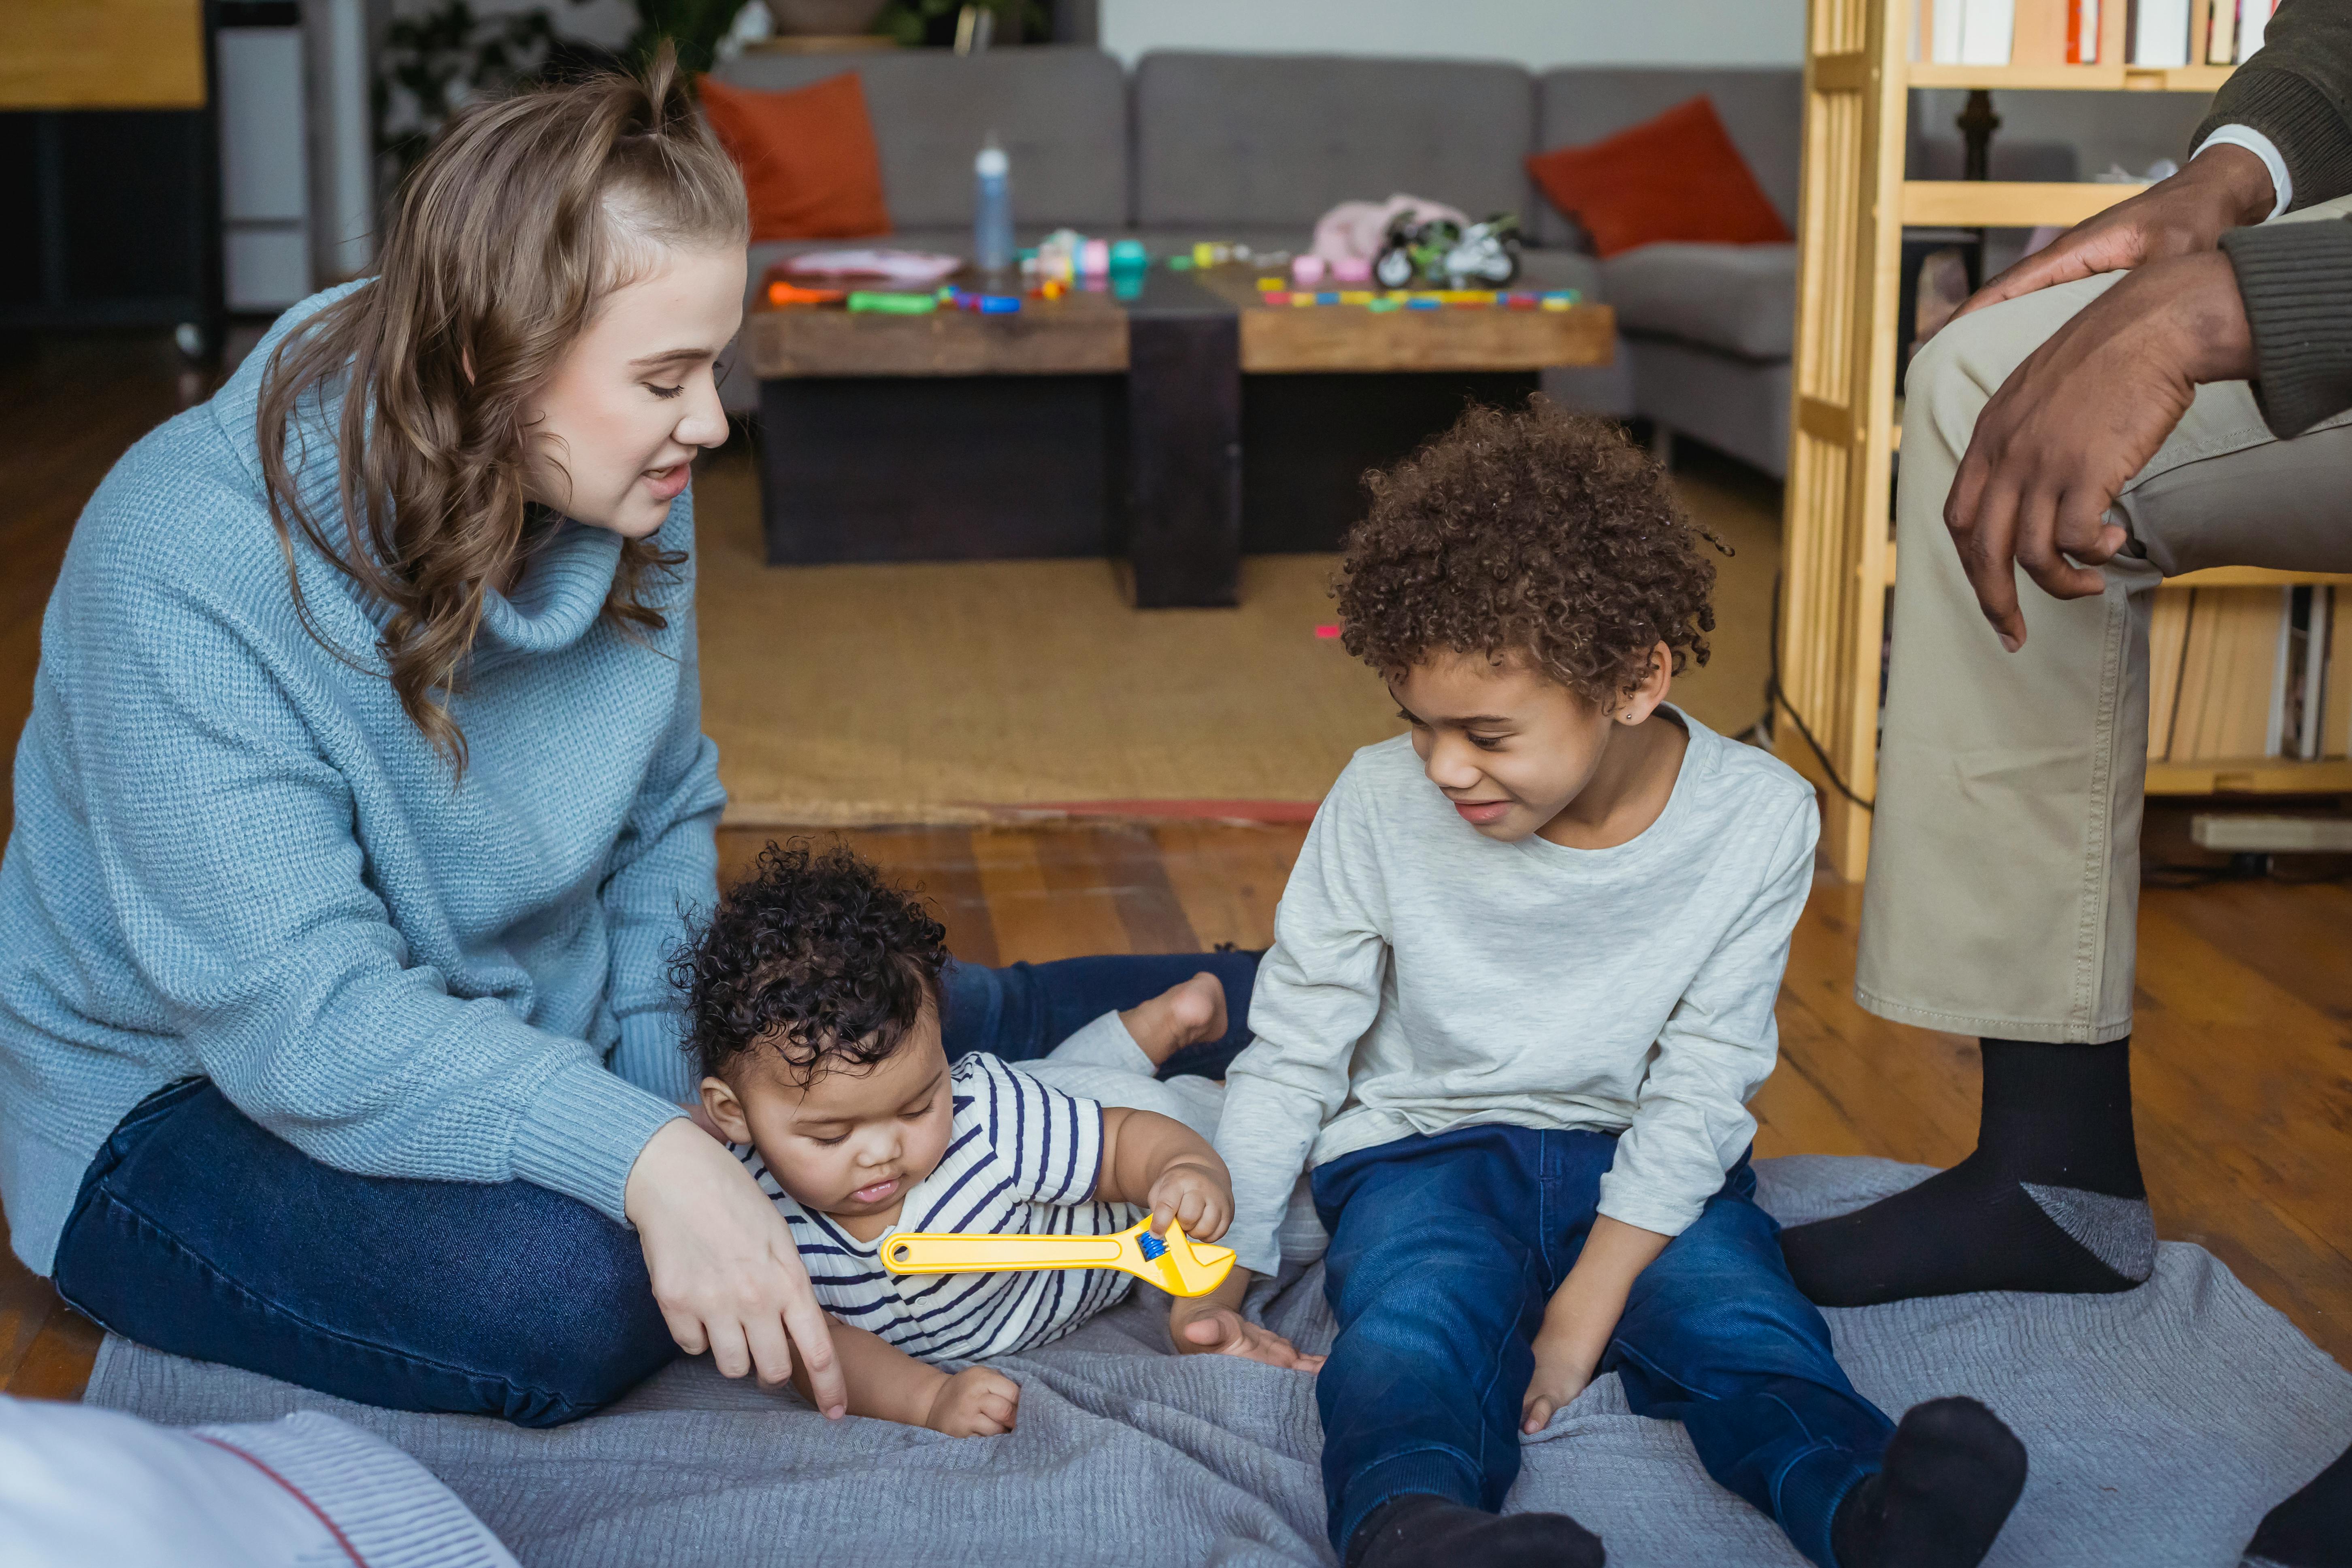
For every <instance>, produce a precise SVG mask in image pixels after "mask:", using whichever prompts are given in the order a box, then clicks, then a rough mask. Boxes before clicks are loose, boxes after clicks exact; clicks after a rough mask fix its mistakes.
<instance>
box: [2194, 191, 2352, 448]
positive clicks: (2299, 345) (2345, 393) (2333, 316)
mask: <svg viewBox="0 0 2352 1568" xmlns="http://www.w3.org/2000/svg"><path fill="white" fill-rule="evenodd" d="M2221 248H2222V250H2223V251H2224V252H2226V253H2227V254H2228V256H2229V258H2230V265H2231V267H2232V268H2235V269H2236V271H2237V274H2238V292H2239V293H2240V294H2241V295H2242V296H2243V297H2244V299H2245V301H2246V320H2247V321H2248V322H2249V323H2250V324H2251V325H2252V328H2253V331H2254V367H2255V381H2254V400H2255V402H2256V403H2257V404H2258V405H2260V406H2261V408H2262V411H2263V421H2264V423H2266V424H2268V425H2269V426H2270V427H2271V430H2272V433H2273V434H2274V435H2277V436H2280V437H2287V436H2295V435H2300V434H2301V433H2302V432H2304V431H2305V430H2308V429H2310V428H2311V427H2312V426H2314V425H2316V424H2318V423H2319V422H2320V421H2321V420H2323V419H2326V418H2327V417H2328V416H2331V415H2336V414H2341V413H2342V412H2343V411H2344V410H2345V409H2347V408H2352V220H2342V219H2339V220H2329V219H2326V218H2320V219H2315V220H2314V221H2312V222H2309V223H2267V224H2261V225H2258V226H2253V227H2251V228H2235V229H2231V231H2230V232H2229V233H2227V234H2225V235H2223V236H2222V237H2221Z"/></svg>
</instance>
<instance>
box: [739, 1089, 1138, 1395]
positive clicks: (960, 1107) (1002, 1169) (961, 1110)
mask: <svg viewBox="0 0 2352 1568" xmlns="http://www.w3.org/2000/svg"><path fill="white" fill-rule="evenodd" d="M950 1079H951V1084H952V1088H951V1094H952V1096H953V1100H954V1110H955V1124H954V1128H953V1131H951V1132H950V1135H949V1138H948V1149H947V1152H946V1153H945V1154H944V1155H942V1156H940V1163H939V1165H938V1167H937V1168H936V1169H935V1170H933V1171H932V1172H931V1173H930V1174H929V1175H928V1176H926V1177H924V1178H923V1180H922V1181H921V1182H919V1184H916V1186H915V1188H914V1190H913V1191H911V1192H909V1193H908V1194H907V1196H906V1200H905V1202H904V1204H903V1205H901V1207H900V1208H899V1210H898V1223H897V1224H896V1225H894V1226H891V1227H890V1228H889V1229H888V1230H887V1231H885V1232H883V1234H882V1235H880V1236H878V1237H875V1238H874V1239H873V1240H872V1241H859V1240H858V1239H857V1238H856V1237H853V1236H851V1235H850V1234H849V1233H848V1232H847V1231H845V1230H844V1229H842V1228H841V1226H839V1225H837V1224H835V1222H834V1221H833V1220H831V1219H830V1218H828V1217H826V1216H825V1215H822V1214H818V1213H815V1212H814V1211H813V1210H810V1209H806V1208H803V1207H802V1206H801V1205H800V1204H799V1203H797V1202H796V1201H794V1200H793V1197H792V1195H791V1194H788V1193H786V1192H785V1191H784V1190H783V1189H782V1187H780V1186H778V1185H777V1184H776V1179H775V1177H774V1176H773V1175H772V1174H771V1173H769V1171H768V1167H767V1164H766V1163H765V1162H763V1161H762V1160H761V1158H760V1154H759V1151H757V1150H756V1149H752V1148H751V1147H750V1146H748V1145H742V1144H739V1145H737V1146H736V1149H735V1152H736V1155H737V1157H738V1158H740V1160H742V1161H743V1163H744V1165H745V1167H746V1168H747V1169H748V1170H750V1172H751V1174H752V1175H753V1176H754V1177H755V1178H757V1179H758V1181H759V1184H760V1190H761V1192H763V1193H766V1194H768V1196H769V1197H770V1198H772V1199H773V1200H774V1202H775V1205H776V1207H777V1208H778V1209H779V1210H780V1211H782V1214H783V1216H784V1220H785V1223H786V1224H788V1225H790V1226H792V1231H793V1241H795V1242H796V1243H798V1244H799V1247H800V1251H801V1261H802V1262H803V1264H805V1265H806V1266H807V1268H808V1272H809V1282H810V1283H811V1284H812V1285H813V1286H814V1287H815V1289H816V1299H817V1300H818V1302H819V1303H820V1304H821V1305H822V1306H823V1307H824V1310H826V1311H828V1312H830V1313H832V1314H833V1315H834V1316H835V1317H836V1318H838V1319H840V1320H841V1321H843V1322H845V1323H847V1324H850V1325H851V1326H853V1327H855V1328H860V1329H864V1330H866V1331H867V1332H869V1333H873V1334H877V1335H879V1336H880V1337H881V1338H883V1339H885V1340H887V1341H888V1342H890V1343H891V1344H894V1345H896V1346H898V1348H899V1349H900V1350H902V1351H905V1352H907V1353H908V1355H911V1356H914V1357H916V1358H918V1359H919V1360H922V1361H927V1362H969V1361H981V1360H984V1359H986V1358H987V1357H990V1356H999V1355H1010V1354H1012V1353H1013V1352H1016V1351H1022V1350H1026V1349H1028V1348H1029V1347H1030V1346H1032V1345H1039V1344H1043V1343H1045V1342H1046V1341H1048V1340H1052V1339H1058V1338H1059V1337H1060V1336H1062V1335H1063V1334H1066V1333H1067V1332H1069V1331H1071V1330H1072V1329H1075V1328H1076V1327H1077V1326H1078V1325H1079V1324H1080V1323H1083V1322H1085V1321H1087V1319H1088V1318H1091V1317H1093V1316H1094V1315H1095V1314H1096V1313H1097V1312H1099V1311H1101V1310H1103V1309H1105V1308H1106V1307H1109V1306H1111V1305H1113V1304H1115V1303H1116V1302H1118V1300H1120V1298H1122V1297H1124V1296H1125V1295H1126V1294H1127V1289H1128V1286H1129V1283H1130V1282H1131V1281H1130V1279H1129V1276H1127V1275H1125V1274H1122V1273H1119V1272H1118V1271H1117V1270H1116V1269H1108V1268H1084V1269H1077V1268H1067V1269H1062V1268H1057V1269H1036V1270H1027V1271H1020V1272H1011V1273H1004V1274H905V1275H898V1274H892V1273H890V1272H889V1271H888V1270H887V1269H886V1268H883V1267H882V1262H881V1250H882V1246H883V1243H884V1242H886V1241H887V1240H888V1239H889V1238H890V1237H892V1236H895V1235H897V1234H898V1232H900V1231H906V1230H912V1231H955V1232H965V1233H972V1234H983V1233H990V1232H1003V1233H1010V1234H1013V1235H1018V1236H1102V1235H1107V1234H1108V1233H1110V1232H1112V1231H1116V1230H1124V1229H1125V1228H1126V1227H1127V1226H1130V1225H1133V1224H1134V1223H1135V1222H1136V1220H1137V1219H1138V1218H1139V1217H1141V1215H1140V1211H1139V1210H1137V1209H1135V1208H1133V1207H1132V1206H1131V1205H1127V1204H1105V1203H1097V1202H1096V1201H1095V1196H1094V1194H1095V1187H1096V1185H1097V1183H1098V1182H1099V1181H1100V1179H1101V1176H1102V1155H1103V1145H1102V1105H1101V1103H1100V1102H1099V1101H1097V1100H1081V1099H1079V1098H1078V1097H1077V1096H1076V1095H1072V1094H1065V1093H1064V1092H1062V1091H1061V1090H1060V1089H1052V1088H1049V1087H1047V1086H1046V1085H1045V1084H1042V1083H1039V1082H1038V1081H1037V1080H1036V1079H1033V1078H1030V1077H1029V1076H1027V1075H1026V1074H1024V1073H1018V1072H1015V1071H1013V1069H1012V1068H1008V1067H1006V1066H1005V1065H1004V1063H1003V1062H1002V1061H1000V1060H998V1059H997V1058H994V1057H992V1056H989V1055H987V1054H986V1053H985V1052H974V1053H973V1054H972V1055H971V1056H968V1057H965V1058H962V1059H961V1060H960V1061H958V1062H957V1063H956V1064H955V1070H954V1071H953V1073H952V1074H950Z"/></svg>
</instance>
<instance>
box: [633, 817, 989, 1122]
mask: <svg viewBox="0 0 2352 1568" xmlns="http://www.w3.org/2000/svg"><path fill="white" fill-rule="evenodd" d="M947 956H948V952H947V932H946V931H944V930H943V929H941V927H940V922H939V921H935V920H933V919H931V917H930V916H929V914H927V913H926V912H924V909H923V905H922V900H921V899H920V898H919V896H918V895H916V894H914V893H911V892H908V891H906V890H903V889H898V888H896V887H893V886H892V885H891V884H890V883H888V882H887V881H885V880H884V879H883V877H882V873H881V872H880V871H879V870H877V868H875V866H874V865H873V863H872V862H870V861H868V860H866V859H865V858H863V857H861V856H859V855H858V854H857V853H856V851H854V850H852V849H850V848H849V847H847V846H846V845H842V844H835V846H833V847H831V848H828V849H825V850H824V851H822V852H819V851H815V850H813V849H811V847H809V842H808V840H807V839H805V838H795V839H793V840H792V841H791V842H790V843H788V844H784V845H778V844H773V843H771V844H770V845H769V846H768V847H766V848H765V849H762V850H761V851H760V859H759V863H758V864H757V865H756V866H755V867H753V868H752V870H751V875H750V876H748V877H746V878H744V879H743V880H741V881H740V882H738V883H737V884H736V885H735V886H734V887H732V888H730V889H728V891H727V896H726V897H725V898H723V899H721V900H719V908H718V909H717V910H714V911H713V912H712V914H711V916H710V919H709V921H708V922H706V923H705V924H703V925H702V926H701V928H700V929H699V930H698V931H693V932H692V933H691V935H690V941H689V942H688V945H686V946H683V947H681V948H679V949H678V950H677V952H676V953H675V954H674V955H673V956H672V957H671V960H670V981H671V983H672V984H675V985H676V986H677V988H678V989H679V990H680V991H682V992H684V993H685V994H686V1004H687V1020H688V1022H687V1037H686V1049H687V1051H688V1054H689V1055H691V1056H692V1057H693V1058H694V1061H695V1066H696V1068H697V1070H698V1071H699V1072H700V1073H702V1074H703V1075H705V1076H715V1075H718V1074H719V1073H721V1072H722V1071H723V1070H724V1069H725V1068H727V1067H728V1066H729V1064H730V1063H732V1062H734V1061H736V1060H737V1059H738V1058H741V1057H743V1056H746V1055H748V1054H750V1053H751V1052H752V1051H754V1050H772V1051H774V1052H775V1053H776V1055H777V1056H778V1057H779V1058H782V1060H783V1061H784V1062H785V1063H786V1064H787V1065H788V1066H789V1067H790V1068H792V1069H793V1077H794V1078H795V1079H797V1080H798V1081H799V1082H800V1083H802V1084H803V1085H806V1084H808V1083H810V1082H813V1081H814V1079H816V1078H817V1077H818V1076H819V1075H821V1074H823V1073H825V1072H828V1071H832V1070H835V1069H837V1068H852V1069H858V1068H868V1067H871V1066H873V1065H874V1064H875V1063H877V1062H879V1061H881V1060H882V1059H884V1058H887V1057H888V1056H889V1055H890V1054H891V1053H892V1052H893V1051H895V1050H897V1049H898V1047H899V1046H900V1045H901V1044H902V1043H904V1042H905V1040H906V1038H907V1037H908V1034H909V1032H910V1031H912V1029H913V1028H914V1026H915V1025H916V1023H917V1022H918V1021H919V1019H920V1018H921V1017H922V1015H923V1008H924V1007H925V1005H929V1006H930V1007H932V1008H933V1009H934V1010H935V1011H936V1009H937V1008H938V1006H939V989H940V987H939V980H940V966H941V965H942V964H943V963H946V962H947Z"/></svg>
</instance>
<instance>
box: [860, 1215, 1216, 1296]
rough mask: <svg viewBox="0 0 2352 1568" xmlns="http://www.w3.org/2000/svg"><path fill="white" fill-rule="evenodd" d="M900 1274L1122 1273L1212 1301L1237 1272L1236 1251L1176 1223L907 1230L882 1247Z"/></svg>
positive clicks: (1178, 1293)
mask: <svg viewBox="0 0 2352 1568" xmlns="http://www.w3.org/2000/svg"><path fill="white" fill-rule="evenodd" d="M882 1267H883V1268H887V1269H888V1270H889V1271H890V1272H891V1273H893V1274H1000V1273H1003V1272H1006V1271H1008V1270H1011V1269H1016V1268H1123V1269H1125V1270H1126V1271H1127V1272H1128V1273H1129V1274H1132V1275H1134V1276H1135V1277H1136V1278H1137V1279H1140V1280H1142V1281H1143V1282H1144V1283H1145V1284H1147V1285H1157V1286H1158V1287H1160V1289H1162V1290H1165V1291H1167V1292H1168V1293H1169V1294H1170V1295H1171V1296H1205V1295H1207V1294H1208V1293H1209V1292H1210V1291H1212V1290H1213V1289H1216V1288H1217V1287H1218V1286H1220V1285H1222V1284H1223V1283H1224V1280H1225V1276H1226V1275H1227V1274H1229V1273H1231V1272H1232V1271H1233V1267H1234V1251H1233V1248H1232V1247H1207V1246H1203V1245H1202V1244H1201V1243H1200V1242H1197V1241H1194V1240H1192V1239H1191V1238H1190V1237H1187V1236H1186V1235H1185V1234H1184V1226H1182V1225H1181V1223H1179V1222H1177V1221H1174V1220H1171V1221H1170V1222H1169V1224H1168V1234H1167V1235H1166V1236H1165V1237H1158V1236H1154V1235H1152V1234H1151V1221H1150V1219H1148V1218H1147V1219H1145V1220H1144V1221H1143V1222H1142V1223H1140V1224H1139V1225H1133V1226H1129V1227H1128V1228H1127V1229H1125V1230H1121V1231H1114V1232H1112V1233H1111V1234H1110V1235H1108V1236H1004V1235H988V1236H960V1235H957V1234H955V1233H954V1232H951V1231H934V1232H926V1231H902V1232H900V1233H899V1234H898V1235H897V1236H893V1237H888V1238H887V1239H886V1240H885V1241H884V1242H883V1243H882Z"/></svg>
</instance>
